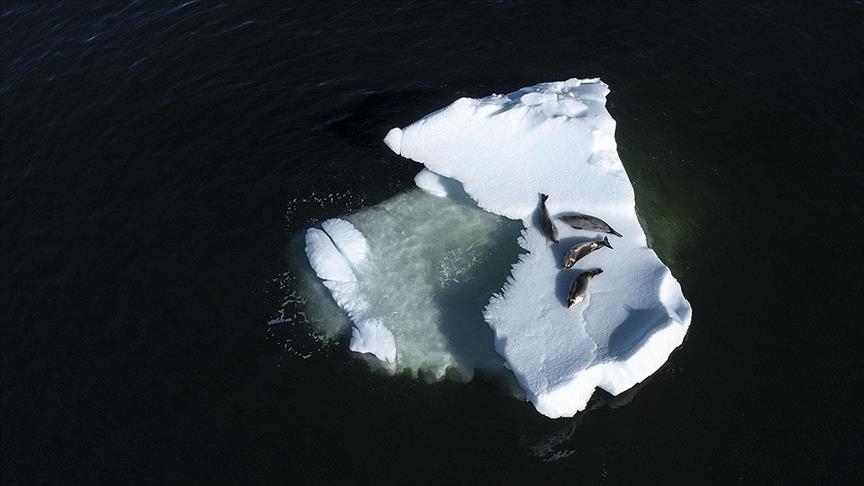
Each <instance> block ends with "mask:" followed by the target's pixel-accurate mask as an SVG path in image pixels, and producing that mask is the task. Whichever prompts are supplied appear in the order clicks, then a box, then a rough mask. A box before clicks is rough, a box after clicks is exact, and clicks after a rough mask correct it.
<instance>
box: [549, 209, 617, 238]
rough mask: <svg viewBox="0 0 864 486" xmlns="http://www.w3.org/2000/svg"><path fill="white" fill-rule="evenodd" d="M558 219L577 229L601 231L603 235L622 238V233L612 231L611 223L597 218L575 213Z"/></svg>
mask: <svg viewBox="0 0 864 486" xmlns="http://www.w3.org/2000/svg"><path fill="white" fill-rule="evenodd" d="M558 219H560V220H561V221H563V222H564V223H566V224H567V225H569V226H572V227H574V228H576V229H581V230H589V231H600V232H602V233H609V234H611V235H615V236H617V237H619V238H621V233H619V232H617V231H615V230H614V229H612V227H611V226H609V223H607V222H606V221H603V220H602V219H600V218H598V217H596V216H590V215H588V214H582V213H573V214H568V215H566V216H559V217H558Z"/></svg>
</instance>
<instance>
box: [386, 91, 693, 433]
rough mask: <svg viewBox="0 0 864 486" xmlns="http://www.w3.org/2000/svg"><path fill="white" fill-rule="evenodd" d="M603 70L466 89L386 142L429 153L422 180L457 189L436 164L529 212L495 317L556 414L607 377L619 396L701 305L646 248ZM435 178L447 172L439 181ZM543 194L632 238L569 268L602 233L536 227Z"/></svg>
mask: <svg viewBox="0 0 864 486" xmlns="http://www.w3.org/2000/svg"><path fill="white" fill-rule="evenodd" d="M608 92H609V89H608V87H607V86H606V85H605V84H604V83H602V82H600V80H599V79H582V80H579V79H571V80H567V81H564V82H554V83H543V84H538V85H536V86H530V87H527V88H523V89H520V90H518V91H516V92H514V93H511V94H508V95H505V96H502V95H493V96H490V97H488V98H482V99H469V98H461V99H459V100H456V101H455V102H454V103H453V104H451V105H450V106H448V107H446V108H444V109H442V110H439V111H437V112H434V113H432V114H430V115H428V116H426V117H424V118H422V119H421V120H419V121H417V122H415V123H413V124H411V125H409V126H408V127H405V128H402V129H398V128H396V129H393V130H391V132H390V133H389V134H388V136H387V139H386V140H385V142H386V143H387V145H388V146H389V147H390V148H391V149H393V150H394V151H395V152H397V153H399V154H401V155H403V156H405V157H409V158H411V159H414V160H416V161H418V162H421V163H422V164H424V165H425V167H426V169H425V170H426V171H429V173H428V174H422V175H418V179H420V181H418V186H420V187H423V188H424V189H425V190H427V191H429V192H432V193H436V192H437V193H438V195H447V194H446V191H444V190H442V189H441V188H440V187H438V186H437V185H436V184H435V183H433V182H434V181H437V180H433V178H432V176H430V175H429V174H433V173H434V174H435V175H437V176H439V177H442V178H449V179H455V180H457V181H459V182H461V183H462V186H463V188H464V191H465V192H467V193H468V194H469V195H470V197H471V198H473V199H474V200H476V201H477V203H478V204H479V206H480V207H482V208H484V209H486V210H487V211H490V212H492V213H495V214H499V215H503V216H506V217H508V218H512V219H517V220H521V221H522V224H523V225H524V227H525V230H524V231H523V233H522V237H521V238H520V239H519V244H520V246H522V248H524V249H525V250H527V252H528V253H527V254H524V255H522V256H521V257H520V259H519V261H518V262H517V263H516V264H515V265H513V267H512V270H511V275H510V278H509V279H508V282H507V284H506V285H505V287H504V288H503V290H502V292H501V294H500V295H496V296H494V297H493V298H492V299H491V300H490V302H489V304H488V306H487V307H486V310H485V312H484V318H485V320H486V321H487V322H488V324H489V325H490V327H491V328H492V330H493V331H494V333H495V347H496V349H497V351H498V352H499V353H500V354H501V355H502V356H503V357H504V358H505V359H506V360H507V363H508V365H509V367H510V368H511V369H512V370H513V373H514V374H515V376H516V378H517V379H518V380H519V383H520V385H521V386H522V388H523V389H524V390H525V392H526V394H527V396H528V398H529V399H530V400H531V401H532V402H533V403H534V405H535V407H536V408H537V409H538V410H539V411H540V412H541V413H543V414H545V415H548V416H550V417H560V416H569V415H573V414H575V413H576V412H578V411H579V410H582V409H584V407H585V405H586V403H587V401H588V399H589V398H590V396H591V394H592V392H593V390H594V388H595V387H598V386H599V387H602V388H603V389H605V390H607V391H609V392H610V393H613V394H617V393H620V392H621V391H624V390H626V389H628V388H630V387H632V386H633V385H635V384H636V383H638V382H639V381H641V380H643V379H645V378H646V377H647V376H649V375H650V374H651V373H653V372H654V371H656V370H657V368H659V367H660V366H661V365H662V364H663V363H664V362H665V361H666V359H667V358H668V356H669V354H670V353H671V352H672V350H673V349H675V348H676V347H677V346H679V345H680V344H681V342H682V340H683V338H684V335H685V333H686V330H687V327H688V326H689V324H690V318H691V310H690V305H689V303H688V302H687V300H686V299H685V298H684V296H683V294H682V292H681V288H680V286H679V285H678V282H677V281H675V279H674V278H673V277H672V275H671V273H670V272H669V269H668V268H666V266H665V265H663V263H662V262H661V261H660V260H659V259H658V258H657V255H656V254H655V253H654V251H653V250H651V249H650V248H648V247H647V243H646V237H645V234H644V232H643V231H642V228H641V226H640V225H639V222H638V220H637V218H636V212H635V197H634V193H633V187H632V185H631V184H630V180H629V179H628V178H627V174H626V172H625V170H624V166H623V164H622V163H621V160H620V158H619V157H618V154H617V151H616V145H615V140H614V132H615V121H614V120H613V119H612V117H611V116H610V115H609V113H608V112H607V111H606V108H605V102H606V95H607V94H608ZM436 183H437V182H436ZM539 193H545V194H548V195H549V200H548V202H547V207H548V208H549V211H550V213H551V214H552V215H553V216H559V215H562V214H566V213H568V212H581V213H587V214H591V215H594V216H597V217H599V218H601V219H603V220H605V221H606V222H607V223H609V224H610V225H611V226H612V227H614V228H615V229H617V230H618V231H619V232H620V233H622V234H623V235H624V237H623V238H615V237H610V238H612V245H613V246H614V250H609V249H603V250H599V251H597V252H594V253H592V254H591V255H588V256H587V257H585V258H584V259H583V260H580V261H579V262H578V263H577V265H576V267H575V269H574V270H572V271H561V270H560V267H561V261H562V259H563V255H564V253H565V252H566V251H567V249H568V248H569V247H570V245H572V244H574V243H576V242H579V241H584V240H586V239H594V238H596V237H598V235H597V233H595V232H589V231H582V230H576V229H572V228H570V227H568V226H566V225H565V224H563V223H561V222H557V226H558V228H559V231H560V236H561V243H560V244H558V245H553V244H552V243H551V242H550V241H549V240H548V238H546V237H545V236H544V234H543V233H542V232H541V231H540V229H539V227H538V221H537V220H536V218H537V207H538V202H539V196H538V194H539ZM592 267H600V268H602V269H603V270H604V273H602V274H600V275H598V276H597V277H595V278H594V280H593V281H592V282H591V285H590V287H589V291H588V294H587V296H586V298H585V300H584V301H583V302H581V303H579V304H578V305H576V306H574V307H573V308H570V309H568V308H567V306H566V298H567V295H566V294H567V289H568V287H569V285H570V282H571V281H572V279H573V278H575V277H576V276H577V275H578V274H579V273H580V272H582V271H584V270H587V269H588V268H592Z"/></svg>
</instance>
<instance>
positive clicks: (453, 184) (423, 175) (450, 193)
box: [414, 169, 468, 198]
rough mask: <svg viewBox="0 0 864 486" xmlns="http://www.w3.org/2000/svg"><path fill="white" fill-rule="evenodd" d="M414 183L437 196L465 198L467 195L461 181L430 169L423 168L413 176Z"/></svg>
mask: <svg viewBox="0 0 864 486" xmlns="http://www.w3.org/2000/svg"><path fill="white" fill-rule="evenodd" d="M414 183H415V184H417V187H419V188H420V189H423V190H424V191H426V192H428V193H429V194H432V195H433V196H438V197H452V198H465V197H468V195H467V194H466V193H465V189H464V188H463V187H462V183H461V182H459V181H457V180H455V179H450V178H448V177H443V176H440V175H438V174H436V173H434V172H432V171H431V170H428V169H423V170H421V171H420V172H418V173H417V175H416V176H414Z"/></svg>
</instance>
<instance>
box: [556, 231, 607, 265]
mask: <svg viewBox="0 0 864 486" xmlns="http://www.w3.org/2000/svg"><path fill="white" fill-rule="evenodd" d="M604 246H605V247H607V248H609V249H610V250H611V249H612V245H610V244H609V238H607V237H605V236H604V237H603V239H602V240H596V241H585V242H582V243H576V244H575V245H573V246H571V247H570V249H569V250H567V255H565V256H564V265H563V266H562V267H561V269H562V270H567V269H569V268H571V267H572V266H573V264H575V263H576V262H578V261H579V260H580V259H581V258H582V257H584V256H585V255H587V254H589V253H591V252H592V251H594V250H599V249H600V248H603V247H604Z"/></svg>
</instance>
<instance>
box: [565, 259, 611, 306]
mask: <svg viewBox="0 0 864 486" xmlns="http://www.w3.org/2000/svg"><path fill="white" fill-rule="evenodd" d="M601 273H603V269H602V268H594V269H591V270H587V271H584V272H582V273H580V274H579V276H578V277H576V278H574V279H573V283H571V284H570V293H569V294H568V295H567V307H573V306H574V305H576V304H578V303H580V302H582V301H583V300H585V292H587V291H588V282H590V281H591V279H592V278H594V276H595V275H598V274H601Z"/></svg>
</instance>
